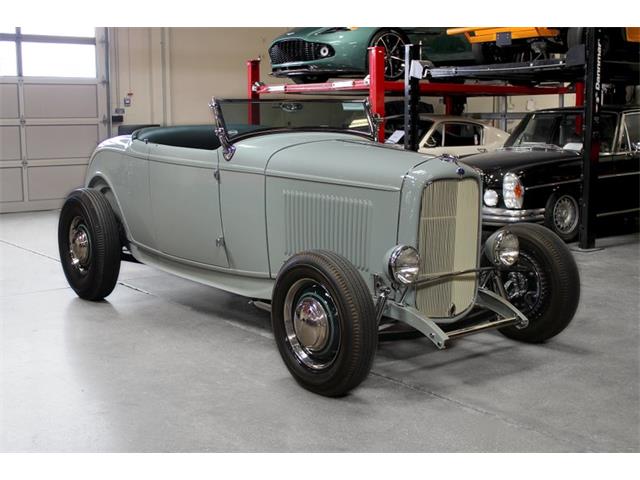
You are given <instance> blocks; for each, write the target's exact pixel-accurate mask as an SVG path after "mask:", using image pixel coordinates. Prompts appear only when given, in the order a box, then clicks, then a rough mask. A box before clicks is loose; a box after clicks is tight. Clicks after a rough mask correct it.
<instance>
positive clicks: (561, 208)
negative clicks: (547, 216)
mask: <svg viewBox="0 0 640 480" xmlns="http://www.w3.org/2000/svg"><path fill="white" fill-rule="evenodd" d="M553 223H554V225H555V227H556V229H557V230H558V231H559V232H561V233H565V234H566V233H571V232H572V231H573V230H575V228H576V227H577V225H578V204H577V202H576V201H575V200H574V199H573V198H572V197H569V196H568V195H565V196H563V197H560V198H559V199H558V201H557V202H556V204H555V205H554V207H553Z"/></svg>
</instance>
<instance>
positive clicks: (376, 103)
mask: <svg viewBox="0 0 640 480" xmlns="http://www.w3.org/2000/svg"><path fill="white" fill-rule="evenodd" d="M586 32H587V35H586V44H585V45H579V46H577V47H573V48H572V49H571V50H570V51H569V52H567V55H566V57H565V58H564V59H545V60H533V61H528V62H521V63H507V64H493V65H476V66H466V67H440V68H433V67H432V66H431V65H430V64H429V63H428V62H421V61H420V60H419V58H420V46H419V45H412V46H411V45H407V47H406V49H405V65H408V67H407V68H405V80H404V81H387V80H385V78H384V49H383V48H381V47H371V48H369V62H368V64H369V75H368V76H367V77H366V78H364V79H357V80H339V81H335V82H327V83H310V84H302V85H298V84H285V85H265V84H264V83H261V82H260V60H259V59H258V60H249V61H248V62H247V73H248V75H247V77H248V83H247V96H248V98H249V99H256V100H257V99H259V98H260V95H264V94H305V93H306V94H318V93H332V94H335V95H354V94H355V95H361V96H368V99H369V103H370V107H371V111H372V113H373V115H374V116H375V117H376V118H377V119H379V125H378V132H377V140H378V141H379V142H384V140H385V139H384V117H385V111H384V108H385V107H384V99H385V94H388V95H396V96H397V95H404V99H405V109H404V114H405V122H404V124H405V135H404V146H405V148H406V149H408V150H414V151H415V150H417V149H418V138H417V122H418V118H419V115H418V102H419V100H420V97H421V96H431V97H444V104H445V112H446V114H448V115H450V114H452V112H453V109H454V98H456V97H458V98H460V97H476V96H504V97H506V96H516V95H549V94H556V95H563V94H566V93H575V96H576V101H575V103H576V106H584V110H585V112H584V121H583V124H582V128H583V133H584V137H583V138H584V139H585V142H584V149H583V152H584V153H583V178H582V198H581V202H580V203H581V217H582V219H583V221H582V222H581V225H580V248H581V249H592V248H594V246H595V218H596V217H595V211H596V209H595V208H594V205H595V198H596V195H595V188H596V180H597V174H596V169H597V165H598V161H599V152H600V109H601V107H602V103H603V91H602V83H603V82H610V83H617V84H622V85H637V84H638V83H639V82H638V78H639V72H638V69H639V66H638V63H637V62H632V61H629V62H621V61H606V60H605V61H603V58H602V56H603V55H602V52H603V31H602V28H587V29H586ZM425 78H426V79H428V80H429V81H424V80H423V79H425ZM466 79H472V80H479V81H487V80H502V81H504V80H510V81H512V82H514V81H515V82H518V83H531V84H538V83H539V82H554V83H556V86H522V85H495V84H480V83H478V84H465V83H453V82H454V81H455V80H458V81H460V80H463V81H464V80H466ZM446 80H451V81H452V82H449V83H445V82H446ZM566 83H570V84H572V85H571V86H569V87H567V86H564V84H566ZM557 84H559V85H557ZM585 86H586V89H585ZM249 115H250V118H249V121H250V122H251V121H258V119H257V115H258V111H257V110H255V109H250V110H249Z"/></svg>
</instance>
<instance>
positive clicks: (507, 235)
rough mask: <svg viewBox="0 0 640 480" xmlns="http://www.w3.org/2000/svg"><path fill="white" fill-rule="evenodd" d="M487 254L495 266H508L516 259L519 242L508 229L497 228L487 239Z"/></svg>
mask: <svg viewBox="0 0 640 480" xmlns="http://www.w3.org/2000/svg"><path fill="white" fill-rule="evenodd" d="M485 248H487V250H488V251H487V256H488V257H489V259H490V260H491V261H492V262H493V263H494V264H495V265H497V266H499V267H500V266H502V267H510V266H512V265H513V264H514V263H516V262H517V261H518V256H519V255H520V242H519V241H518V237H517V236H516V235H514V234H513V233H511V232H510V231H509V230H498V231H497V232H496V233H494V234H493V235H491V236H490V237H489V238H488V239H487V243H486V244H485Z"/></svg>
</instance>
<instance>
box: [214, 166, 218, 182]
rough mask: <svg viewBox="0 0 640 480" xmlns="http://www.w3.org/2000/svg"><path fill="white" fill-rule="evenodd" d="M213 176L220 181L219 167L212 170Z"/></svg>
mask: <svg viewBox="0 0 640 480" xmlns="http://www.w3.org/2000/svg"><path fill="white" fill-rule="evenodd" d="M213 178H215V179H216V180H217V181H218V182H220V169H219V168H216V169H215V170H214V171H213Z"/></svg>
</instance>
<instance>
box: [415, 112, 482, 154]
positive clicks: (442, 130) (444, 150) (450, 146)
mask: <svg viewBox="0 0 640 480" xmlns="http://www.w3.org/2000/svg"><path fill="white" fill-rule="evenodd" d="M483 130H484V128H483V126H482V125H479V124H476V123H473V122H462V121H449V120H446V121H442V122H438V123H436V125H434V127H433V128H432V129H431V131H430V132H429V133H428V134H427V135H426V136H425V138H424V139H423V141H422V144H421V145H420V148H421V149H422V148H424V149H425V150H424V151H425V152H427V153H431V154H433V155H444V154H449V155H455V156H458V157H466V156H469V155H474V154H476V153H483V152H486V148H485V147H484V146H483V137H484V132H483Z"/></svg>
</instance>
